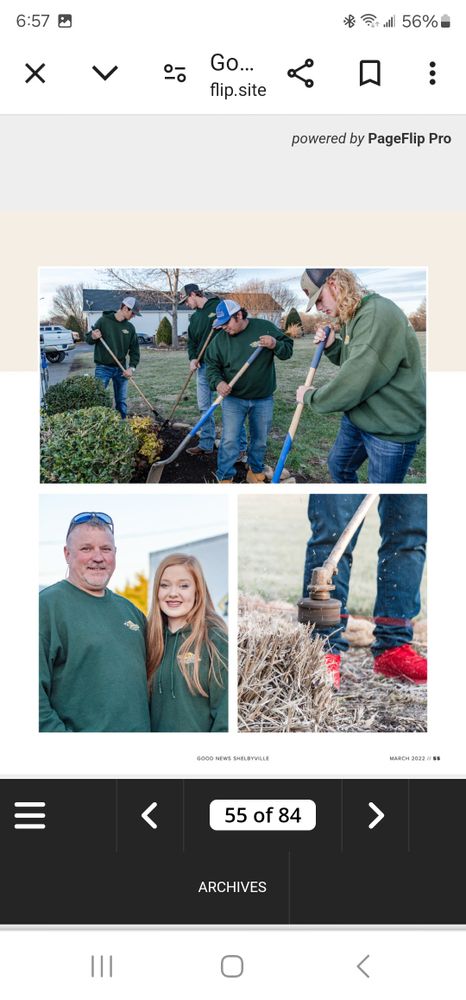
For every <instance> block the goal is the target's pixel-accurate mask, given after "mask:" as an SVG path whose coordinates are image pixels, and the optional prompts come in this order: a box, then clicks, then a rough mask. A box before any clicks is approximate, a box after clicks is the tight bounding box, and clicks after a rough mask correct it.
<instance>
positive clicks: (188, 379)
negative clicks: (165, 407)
mask: <svg viewBox="0 0 466 1000" xmlns="http://www.w3.org/2000/svg"><path fill="white" fill-rule="evenodd" d="M213 334H214V331H213V330H211V331H210V333H209V336H208V337H207V339H206V341H205V344H204V345H203V347H202V349H201V351H200V352H199V354H198V356H197V358H196V361H200V360H201V358H202V355H203V354H204V351H205V349H206V347H207V346H208V344H209V343H210V341H211V340H212V336H213ZM195 371H197V369H196V368H193V370H192V371H190V373H189V375H188V377H187V379H186V382H185V383H184V385H183V388H182V389H180V392H179V393H178V396H177V397H176V401H175V404H174V406H173V407H172V409H171V410H170V413H169V414H168V417H167V419H166V420H164V422H163V424H162V429H163V428H164V427H166V426H167V424H169V423H170V420H171V419H172V416H173V414H174V412H175V410H176V408H177V406H178V403H179V402H180V399H181V398H182V396H183V394H184V392H185V389H187V387H188V385H189V383H190V381H191V379H192V377H193V375H194V372H195Z"/></svg>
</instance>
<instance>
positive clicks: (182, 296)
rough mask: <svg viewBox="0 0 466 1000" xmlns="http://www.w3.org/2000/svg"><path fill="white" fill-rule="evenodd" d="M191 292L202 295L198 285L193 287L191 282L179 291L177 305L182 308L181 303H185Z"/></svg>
mask: <svg viewBox="0 0 466 1000" xmlns="http://www.w3.org/2000/svg"><path fill="white" fill-rule="evenodd" d="M193 292H196V294H197V295H202V289H200V288H199V285H195V284H194V283H193V282H191V283H190V284H188V285H183V287H182V289H181V290H180V298H179V300H178V305H179V306H182V305H183V302H186V299H187V298H188V295H191V294H192V293H193Z"/></svg>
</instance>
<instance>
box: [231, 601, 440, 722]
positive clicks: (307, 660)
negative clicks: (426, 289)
mask: <svg viewBox="0 0 466 1000" xmlns="http://www.w3.org/2000/svg"><path fill="white" fill-rule="evenodd" d="M239 605H240V610H239V622H238V633H239V634H238V727H239V730H240V732H247V733H271V732H273V733H290V732H320V733H361V732H372V733H374V732H377V733H391V732H397V733H400V732H405V733H413V732H426V731H427V688H426V686H418V685H414V684H409V683H406V682H404V681H399V682H398V681H394V680H392V679H387V678H385V677H380V676H378V675H377V674H374V671H373V658H372V656H371V655H370V653H369V651H368V649H367V642H366V643H365V644H364V645H363V646H360V645H356V646H354V647H352V648H351V649H350V650H349V652H348V653H347V654H346V655H345V656H344V657H343V658H342V683H341V689H340V693H339V694H335V693H334V691H333V687H332V684H331V680H330V679H329V676H328V673H327V671H326V668H325V664H324V646H323V642H322V640H321V639H320V637H318V636H316V635H314V634H313V628H312V627H310V626H307V625H301V624H300V623H299V622H297V621H296V620H294V619H293V617H292V614H291V611H293V613H294V615H295V614H296V612H295V609H292V608H291V606H290V605H286V604H284V603H282V602H274V604H273V605H267V604H266V603H265V602H264V601H262V600H261V599H260V598H249V597H244V596H242V597H241V598H240V602H239ZM368 624H369V623H368ZM349 631H350V630H349V629H348V632H349ZM356 631H358V626H357V627H356ZM348 637H349V636H348ZM369 641H370V640H369ZM416 646H417V648H419V649H420V651H421V652H425V647H423V646H422V645H421V644H416Z"/></svg>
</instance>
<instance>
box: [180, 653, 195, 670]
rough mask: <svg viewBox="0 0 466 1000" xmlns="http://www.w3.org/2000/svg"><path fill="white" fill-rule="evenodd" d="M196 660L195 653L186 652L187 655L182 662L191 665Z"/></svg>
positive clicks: (186, 665) (187, 665)
mask: <svg viewBox="0 0 466 1000" xmlns="http://www.w3.org/2000/svg"><path fill="white" fill-rule="evenodd" d="M194 661H195V656H194V653H186V655H185V656H183V659H182V661H181V662H182V663H183V664H184V666H185V667H191V666H192V665H193V663H194Z"/></svg>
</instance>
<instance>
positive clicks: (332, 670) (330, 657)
mask: <svg viewBox="0 0 466 1000" xmlns="http://www.w3.org/2000/svg"><path fill="white" fill-rule="evenodd" d="M340 665H341V656H340V654H339V653H326V654H325V666H326V667H327V670H328V672H329V674H330V677H331V678H332V681H333V686H334V688H335V690H336V691H339V690H340Z"/></svg>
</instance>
